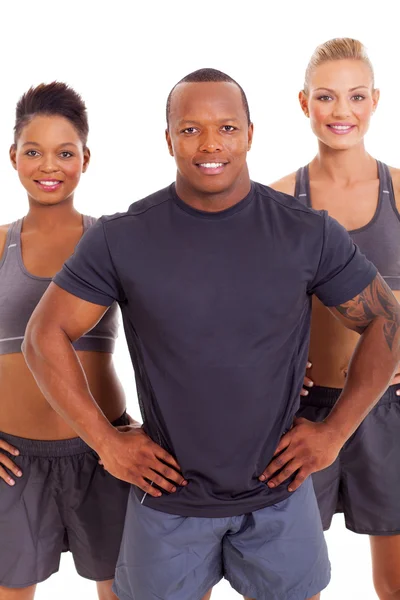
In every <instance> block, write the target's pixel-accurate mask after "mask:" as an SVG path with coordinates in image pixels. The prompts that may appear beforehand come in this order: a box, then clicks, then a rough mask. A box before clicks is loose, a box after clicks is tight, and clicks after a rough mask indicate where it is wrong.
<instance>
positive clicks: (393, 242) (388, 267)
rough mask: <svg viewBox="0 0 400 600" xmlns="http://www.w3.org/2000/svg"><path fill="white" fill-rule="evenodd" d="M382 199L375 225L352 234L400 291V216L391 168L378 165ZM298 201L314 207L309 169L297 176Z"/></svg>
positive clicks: (382, 164)
mask: <svg viewBox="0 0 400 600" xmlns="http://www.w3.org/2000/svg"><path fill="white" fill-rule="evenodd" d="M376 162H377V165H378V177H379V198H378V205H377V207H376V211H375V214H374V216H373V217H372V219H371V221H370V222H369V223H367V224H366V225H364V227H360V228H359V229H353V230H352V231H349V234H350V235H351V237H352V239H353V240H354V242H355V243H356V244H357V246H358V247H359V248H360V250H361V252H363V254H365V256H366V257H367V258H368V259H369V260H370V261H371V262H372V263H374V265H375V266H376V268H377V269H378V271H379V273H380V274H381V275H382V277H384V279H385V280H386V283H387V284H388V285H389V286H390V288H391V289H392V290H400V214H399V212H398V210H397V207H396V201H395V197H394V191H393V183H392V177H391V175H390V171H389V167H388V166H387V165H385V164H384V163H381V162H379V161H378V160H377V161H376ZM294 195H295V197H296V198H297V199H298V200H300V202H302V204H305V205H306V206H309V207H311V195H310V176H309V171H308V165H307V166H306V167H302V168H301V169H299V170H298V171H297V173H296V188H295V193H294Z"/></svg>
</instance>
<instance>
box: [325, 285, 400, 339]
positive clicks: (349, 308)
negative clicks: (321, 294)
mask: <svg viewBox="0 0 400 600" xmlns="http://www.w3.org/2000/svg"><path fill="white" fill-rule="evenodd" d="M329 310H330V311H331V312H332V314H333V315H334V316H335V317H336V318H337V319H339V321H341V322H342V323H343V325H344V326H345V327H347V328H348V329H352V330H353V331H357V332H358V333H360V334H362V333H364V331H365V330H366V328H367V327H368V325H370V323H372V321H373V320H374V319H376V318H378V317H382V318H383V319H384V320H385V323H384V326H383V327H384V334H385V338H386V342H387V344H388V346H389V348H390V349H392V346H393V341H394V338H395V336H396V334H397V331H398V329H399V327H400V306H399V303H398V302H397V300H396V298H395V296H394V294H393V292H392V291H391V289H390V288H389V286H388V285H387V284H386V283H385V281H384V279H383V278H382V277H381V275H379V274H377V275H376V276H375V278H374V279H373V280H372V281H371V283H370V284H369V285H368V286H367V287H366V288H365V289H364V290H363V291H362V292H360V294H357V296H355V297H354V298H352V299H351V300H348V301H347V302H344V303H343V304H340V305H338V306H335V307H332V308H329Z"/></svg>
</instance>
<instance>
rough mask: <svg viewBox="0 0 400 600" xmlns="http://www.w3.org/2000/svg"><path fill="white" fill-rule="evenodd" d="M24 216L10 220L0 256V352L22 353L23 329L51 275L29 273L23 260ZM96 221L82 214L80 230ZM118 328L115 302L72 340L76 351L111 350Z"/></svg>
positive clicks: (48, 283) (85, 228)
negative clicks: (86, 329) (95, 323)
mask: <svg viewBox="0 0 400 600" xmlns="http://www.w3.org/2000/svg"><path fill="white" fill-rule="evenodd" d="M22 222H23V219H19V220H18V221H15V222H14V223H12V224H11V225H10V227H9V229H8V232H7V239H6V245H5V248H4V252H3V256H2V257H1V259H0V355H2V354H13V353H15V352H21V344H22V341H23V339H24V334H25V329H26V326H27V323H28V321H29V319H30V316H31V314H32V312H33V310H34V309H35V307H36V305H37V304H38V302H39V300H40V298H41V297H42V296H43V294H44V292H45V291H46V289H47V288H48V286H49V285H50V282H51V277H37V276H36V275H32V274H31V273H29V272H28V271H27V270H26V269H25V266H24V263H23V262H22V252H21V229H22ZM95 222H96V219H95V218H94V217H88V216H86V215H83V231H84V232H85V231H86V230H87V229H88V228H89V227H91V226H92V225H93V224H94V223H95ZM117 331H118V306H117V305H116V304H115V303H114V304H113V305H112V306H111V307H110V308H109V309H108V310H107V312H106V313H105V315H104V316H103V318H102V319H101V320H100V321H99V322H98V323H97V325H96V326H95V327H94V328H93V329H92V330H91V331H89V332H88V333H87V334H86V335H84V336H83V337H81V338H80V339H79V340H77V341H76V342H74V348H75V350H87V351H92V352H113V350H114V343H115V338H116V337H117Z"/></svg>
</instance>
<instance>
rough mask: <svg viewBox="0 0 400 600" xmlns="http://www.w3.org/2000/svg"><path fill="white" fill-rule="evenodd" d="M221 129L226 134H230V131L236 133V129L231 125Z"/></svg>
mask: <svg viewBox="0 0 400 600" xmlns="http://www.w3.org/2000/svg"><path fill="white" fill-rule="evenodd" d="M222 129H223V130H224V131H227V132H228V133H232V131H236V129H237V127H234V126H233V125H224V126H223V127H222Z"/></svg>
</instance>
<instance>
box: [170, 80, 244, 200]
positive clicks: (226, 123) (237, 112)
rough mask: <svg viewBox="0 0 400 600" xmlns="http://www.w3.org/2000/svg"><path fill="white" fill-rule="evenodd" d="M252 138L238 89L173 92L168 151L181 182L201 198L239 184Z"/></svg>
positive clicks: (187, 86)
mask: <svg viewBox="0 0 400 600" xmlns="http://www.w3.org/2000/svg"><path fill="white" fill-rule="evenodd" d="M252 136H253V126H252V125H249V124H248V120H247V115H246V111H245V108H244V105H243V99H242V95H241V92H240V89H239V88H238V86H237V85H235V84H233V83H225V82H221V83H214V82H210V83H208V82H207V83H205V82H204V83H181V84H179V85H178V86H177V87H176V88H175V90H174V91H173V94H172V97H171V104H170V113H169V128H168V130H167V132H166V137H167V143H168V148H169V152H170V154H171V156H173V157H174V158H175V162H176V166H177V169H178V176H177V177H178V179H181V181H182V183H184V184H185V185H186V186H188V187H190V188H192V189H193V190H195V191H197V192H199V193H200V194H219V193H223V192H226V191H228V190H233V189H234V188H235V185H240V184H241V179H242V175H244V174H246V176H247V165H246V155H247V151H248V150H249V149H250V145H251V140H252Z"/></svg>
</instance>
